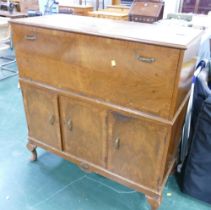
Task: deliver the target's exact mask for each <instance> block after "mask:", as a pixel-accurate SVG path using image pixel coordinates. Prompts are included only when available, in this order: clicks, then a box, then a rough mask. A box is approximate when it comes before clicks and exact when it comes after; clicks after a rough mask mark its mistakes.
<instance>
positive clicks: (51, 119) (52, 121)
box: [49, 115, 56, 125]
mask: <svg viewBox="0 0 211 210" xmlns="http://www.w3.org/2000/svg"><path fill="white" fill-rule="evenodd" d="M55 120H56V119H55V116H54V115H52V116H50V118H49V124H50V125H54V123H55Z"/></svg>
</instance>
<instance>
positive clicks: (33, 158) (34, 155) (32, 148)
mask: <svg viewBox="0 0 211 210" xmlns="http://www.w3.org/2000/svg"><path fill="white" fill-rule="evenodd" d="M26 147H27V149H28V150H29V151H30V152H31V153H32V156H31V158H30V160H31V161H36V160H37V151H36V148H37V146H36V145H34V144H32V143H28V144H27V145H26Z"/></svg>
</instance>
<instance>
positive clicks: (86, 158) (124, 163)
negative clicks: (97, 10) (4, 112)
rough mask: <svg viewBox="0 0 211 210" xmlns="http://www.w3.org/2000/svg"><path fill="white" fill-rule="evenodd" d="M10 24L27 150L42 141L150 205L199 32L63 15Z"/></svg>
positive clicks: (171, 146) (176, 135)
mask: <svg viewBox="0 0 211 210" xmlns="http://www.w3.org/2000/svg"><path fill="white" fill-rule="evenodd" d="M11 24H12V30H13V40H14V46H15V49H16V56H17V63H18V67H19V72H20V83H21V88H22V93H23V98H24V106H25V111H26V116H27V123H28V128H29V136H28V140H29V143H28V148H29V149H30V151H32V153H33V158H34V159H36V146H40V147H42V148H45V149H46V150H49V151H51V152H53V153H56V154H58V155H60V156H62V157H64V158H65V159H67V160H70V161H72V162H73V163H76V164H78V165H79V166H80V167H82V168H83V169H85V170H89V171H93V172H96V173H99V174H101V175H103V176H106V177H108V178H110V179H113V180H115V181H117V182H119V183H122V184H124V185H126V186H129V187H131V188H134V189H136V190H137V191H139V192H143V193H145V195H146V197H147V199H148V201H149V203H150V204H151V206H152V210H155V209H157V208H158V207H159V205H160V202H161V197H162V190H163V187H164V185H165V182H166V180H167V178H168V175H169V173H170V171H171V169H172V166H173V164H174V162H175V158H176V153H177V148H178V145H179V140H180V134H181V128H182V124H183V119H184V114H185V110H186V104H187V101H188V92H189V89H190V85H191V76H192V74H193V71H194V67H195V62H196V55H197V50H198V46H199V43H200V35H201V32H200V31H199V30H196V29H191V28H178V27H172V28H171V26H170V28H169V26H168V27H165V26H162V25H160V26H159V25H149V24H141V23H131V22H127V21H114V20H107V19H98V18H92V17H82V16H72V15H52V16H43V17H36V18H27V19H22V20H14V21H12V22H11ZM90 193H91V190H90Z"/></svg>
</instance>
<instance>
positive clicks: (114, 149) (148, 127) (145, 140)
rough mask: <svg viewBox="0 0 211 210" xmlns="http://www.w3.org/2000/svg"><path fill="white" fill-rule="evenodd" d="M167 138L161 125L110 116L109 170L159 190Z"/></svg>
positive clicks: (122, 116)
mask: <svg viewBox="0 0 211 210" xmlns="http://www.w3.org/2000/svg"><path fill="white" fill-rule="evenodd" d="M166 136H167V128H166V127H164V126H163V125H162V124H161V123H155V122H153V121H151V120H145V119H138V118H134V117H131V116H126V115H122V114H119V113H116V112H112V113H110V114H109V145H108V147H109V148H108V169H109V170H110V171H112V172H114V173H116V174H118V175H120V176H122V177H124V178H126V179H129V180H131V181H133V182H136V183H139V184H141V185H143V186H146V187H149V188H156V187H157V185H158V181H159V180H158V179H157V178H156V177H157V172H158V170H159V167H160V164H161V162H162V161H161V160H162V157H163V156H162V154H163V152H164V144H165V138H166Z"/></svg>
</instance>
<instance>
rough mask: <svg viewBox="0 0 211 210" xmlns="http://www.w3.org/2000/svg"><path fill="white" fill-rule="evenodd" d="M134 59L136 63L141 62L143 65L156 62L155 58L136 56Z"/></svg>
mask: <svg viewBox="0 0 211 210" xmlns="http://www.w3.org/2000/svg"><path fill="white" fill-rule="evenodd" d="M136 59H137V60H138V61H141V62H144V63H154V62H155V61H156V59H155V58H146V57H143V56H140V55H137V56H136Z"/></svg>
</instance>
